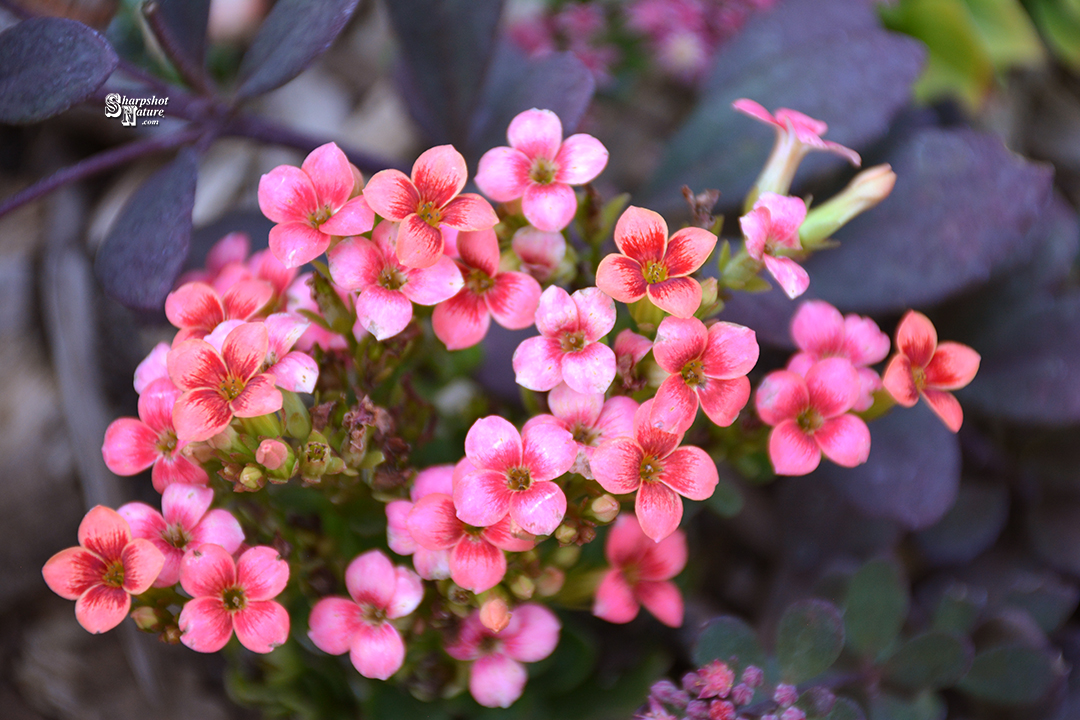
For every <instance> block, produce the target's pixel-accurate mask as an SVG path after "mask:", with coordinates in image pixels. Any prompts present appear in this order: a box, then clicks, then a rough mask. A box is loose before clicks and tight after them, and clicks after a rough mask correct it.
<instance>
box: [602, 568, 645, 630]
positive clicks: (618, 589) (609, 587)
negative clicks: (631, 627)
mask: <svg viewBox="0 0 1080 720" xmlns="http://www.w3.org/2000/svg"><path fill="white" fill-rule="evenodd" d="M640 609H641V608H640V606H639V605H638V601H637V598H635V597H634V590H633V588H631V587H630V585H629V583H627V582H626V578H625V577H624V576H623V574H622V571H621V570H619V569H618V568H612V569H610V570H608V571H607V572H606V573H605V574H604V579H603V580H601V581H600V585H599V586H598V587H597V588H596V600H595V601H594V602H593V608H592V614H593V615H595V616H596V617H598V618H600V619H602V620H607V621H608V622H609V623H619V624H622V623H628V622H630V621H631V620H633V619H634V618H636V617H637V614H638V610H640Z"/></svg>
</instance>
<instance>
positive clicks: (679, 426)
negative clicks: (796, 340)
mask: <svg viewBox="0 0 1080 720" xmlns="http://www.w3.org/2000/svg"><path fill="white" fill-rule="evenodd" d="M652 351H653V357H654V358H656V364H657V365H659V366H660V367H661V368H662V369H663V370H665V371H666V372H669V373H671V375H669V376H668V378H667V379H666V380H664V382H663V383H662V384H661V385H660V389H659V390H657V391H656V398H655V400H654V401H653V405H652V416H651V417H650V418H649V422H651V423H652V424H653V426H654V427H656V428H657V429H659V430H665V431H667V432H675V433H683V432H686V431H687V430H689V429H690V426H691V425H693V423H694V418H695V417H697V409H698V402H699V401H700V403H701V407H702V409H703V410H704V411H705V414H706V415H708V416H709V419H710V420H712V421H713V422H714V423H716V424H717V425H719V426H720V427H727V426H728V425H730V424H731V423H733V422H735V418H736V417H738V415H739V411H740V410H742V409H743V406H744V405H746V401H747V400H749V399H750V381H749V380H747V379H746V374H747V373H748V372H750V371H751V370H752V369H753V367H754V365H755V364H756V363H757V359H758V344H757V338H756V336H755V334H754V331H753V330H751V329H749V328H745V327H743V326H742V325H736V324H734V323H729V322H718V323H714V324H713V325H712V326H711V327H709V328H706V327H705V323H703V322H701V321H700V320H698V319H697V318H686V319H683V318H677V317H666V318H664V319H663V320H662V321H661V322H660V327H659V328H657V330H656V342H655V343H654V344H653V347H652Z"/></svg>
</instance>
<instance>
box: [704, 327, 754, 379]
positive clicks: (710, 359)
mask: <svg viewBox="0 0 1080 720" xmlns="http://www.w3.org/2000/svg"><path fill="white" fill-rule="evenodd" d="M759 352H760V350H759V348H758V343H757V335H756V334H755V333H754V331H753V330H751V329H750V328H747V327H743V326H742V325H736V324H734V323H729V322H718V323H715V324H714V325H713V326H712V327H710V328H709V342H708V347H707V348H706V349H705V353H704V355H703V356H702V358H701V359H702V360H703V361H704V363H705V374H706V375H707V376H709V377H711V378H721V379H723V380H731V379H734V378H737V377H741V376H743V375H746V374H747V373H748V372H750V371H751V370H753V369H754V365H756V364H757V361H758V353H759Z"/></svg>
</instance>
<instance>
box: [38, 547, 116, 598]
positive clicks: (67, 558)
mask: <svg viewBox="0 0 1080 720" xmlns="http://www.w3.org/2000/svg"><path fill="white" fill-rule="evenodd" d="M107 569H108V568H107V567H106V566H105V563H104V562H102V560H101V558H99V557H98V556H97V555H95V554H94V553H92V552H90V551H88V550H86V549H85V548H81V547H71V548H67V549H66V550H61V551H60V552H58V553H56V554H55V555H53V556H52V557H51V558H49V560H48V562H46V563H45V567H43V568H42V569H41V574H42V576H43V577H44V578H45V584H46V585H48V586H49V589H50V590H52V591H53V592H54V593H56V594H57V595H59V596H60V597H62V598H64V599H65V600H78V599H79V596H80V595H82V594H83V593H84V592H86V591H87V590H89V589H90V588H92V587H93V586H95V585H99V584H100V583H101V578H102V577H103V576H104V575H105V571H106V570H107Z"/></svg>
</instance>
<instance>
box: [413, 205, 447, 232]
mask: <svg viewBox="0 0 1080 720" xmlns="http://www.w3.org/2000/svg"><path fill="white" fill-rule="evenodd" d="M416 214H417V215H419V216H420V219H421V220H423V221H424V222H426V223H427V224H428V225H430V226H431V227H433V228H437V227H439V223H441V222H442V208H440V207H436V206H435V203H433V202H431V201H430V200H428V201H427V202H422V203H420V207H418V208H416Z"/></svg>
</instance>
